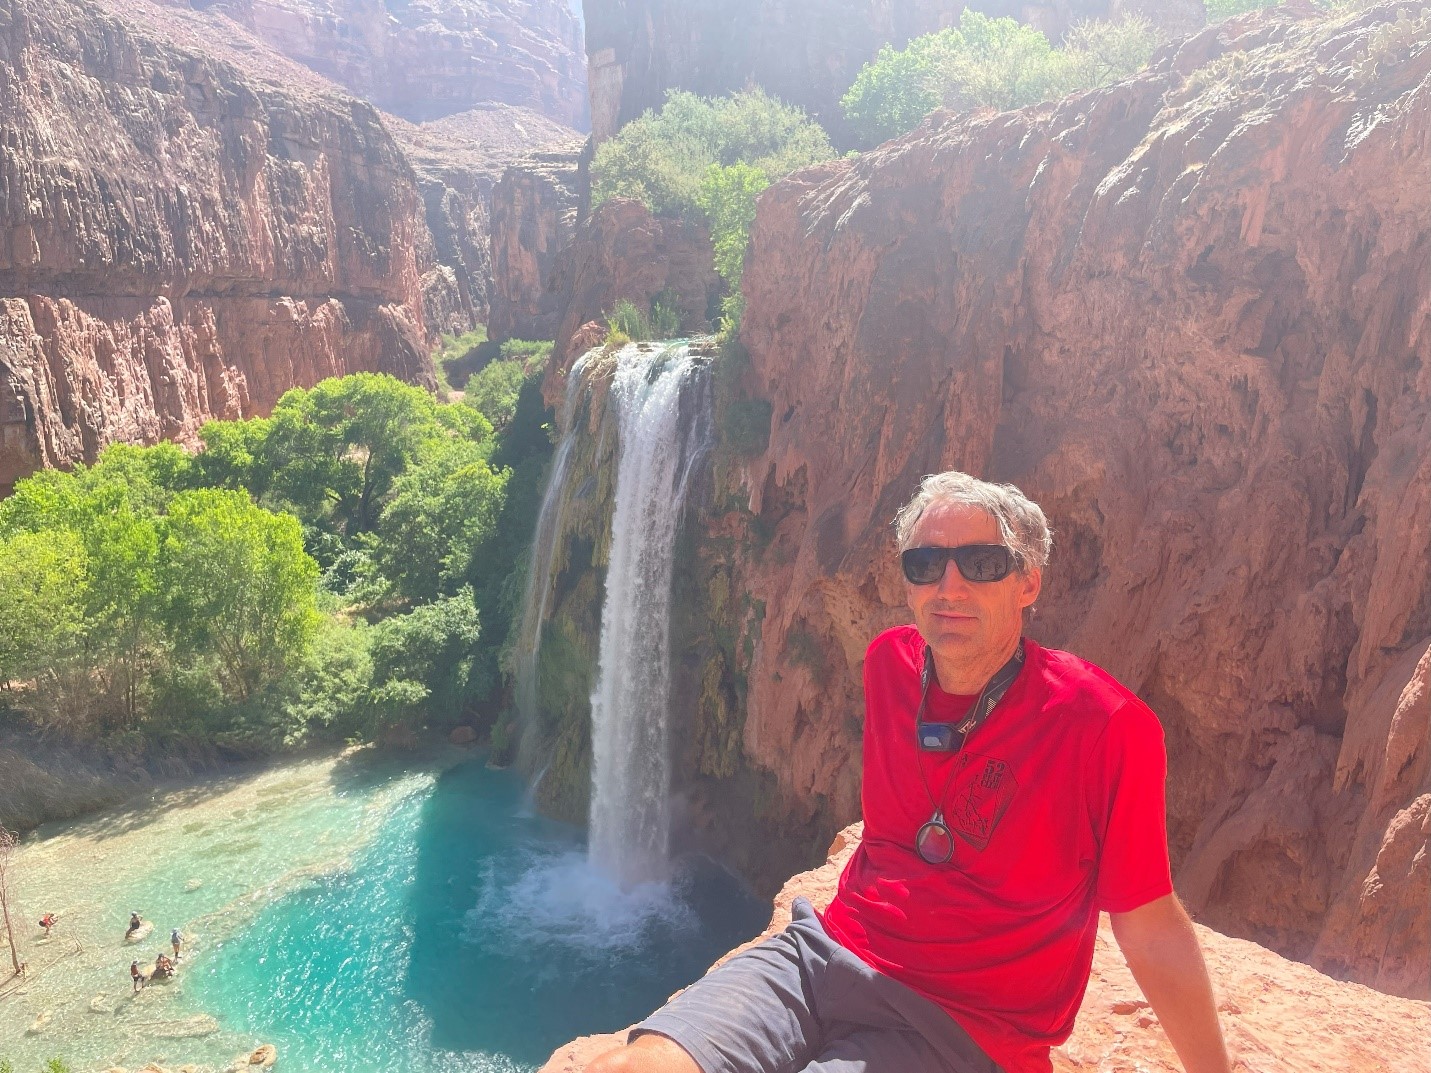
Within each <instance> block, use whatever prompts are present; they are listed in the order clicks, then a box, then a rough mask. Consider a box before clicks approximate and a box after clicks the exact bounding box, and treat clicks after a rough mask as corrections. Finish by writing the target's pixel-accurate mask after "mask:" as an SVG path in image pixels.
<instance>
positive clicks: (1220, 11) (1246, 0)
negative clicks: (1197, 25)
mask: <svg viewBox="0 0 1431 1073" xmlns="http://www.w3.org/2000/svg"><path fill="white" fill-rule="evenodd" d="M1278 2H1279V0H1207V2H1206V7H1207V21H1208V22H1221V21H1222V20H1223V19H1229V18H1231V17H1232V16H1233V15H1241V14H1244V13H1245V12H1248V11H1259V10H1261V9H1262V8H1264V7H1274V6H1276V4H1277V3H1278Z"/></svg>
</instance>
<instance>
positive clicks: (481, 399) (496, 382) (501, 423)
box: [462, 360, 526, 431]
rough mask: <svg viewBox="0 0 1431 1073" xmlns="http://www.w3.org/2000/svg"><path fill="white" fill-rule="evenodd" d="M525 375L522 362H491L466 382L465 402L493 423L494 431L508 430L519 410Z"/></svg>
mask: <svg viewBox="0 0 1431 1073" xmlns="http://www.w3.org/2000/svg"><path fill="white" fill-rule="evenodd" d="M525 375H526V374H525V371H524V370H523V368H522V362H521V361H519V360H498V361H493V362H488V363H487V365H486V366H485V367H484V368H483V369H482V371H481V372H479V373H476V374H475V375H473V376H472V377H471V379H469V380H468V381H467V390H466V392H465V393H464V395H463V400H462V401H463V402H465V403H466V404H467V405H468V406H471V407H472V408H473V409H474V410H476V411H477V412H478V413H480V414H481V415H482V416H483V417H485V418H486V419H487V420H488V421H490V422H491V424H492V427H493V428H494V429H496V430H499V431H500V430H501V429H505V428H506V427H507V425H508V424H510V423H511V420H512V415H513V414H514V413H516V411H517V395H518V394H519V393H520V392H521V390H522V380H523V379H524V377H525Z"/></svg>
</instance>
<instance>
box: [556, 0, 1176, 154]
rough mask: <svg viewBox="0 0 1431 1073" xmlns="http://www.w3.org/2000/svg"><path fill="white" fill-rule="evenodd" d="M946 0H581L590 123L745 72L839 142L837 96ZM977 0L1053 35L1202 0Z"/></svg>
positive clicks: (710, 87) (952, 20)
mask: <svg viewBox="0 0 1431 1073" xmlns="http://www.w3.org/2000/svg"><path fill="white" fill-rule="evenodd" d="M965 6H966V5H965V4H962V3H958V2H956V0H910V2H906V3H899V4H889V3H884V2H882V0H838V2H836V3H831V2H830V0H781V2H779V3H769V2H765V0H725V2H720V3H714V2H710V0H588V2H587V3H586V4H585V5H584V7H585V11H586V50H587V55H588V57H589V58H590V66H589V71H588V76H587V77H588V81H589V84H590V93H591V128H592V135H593V137H594V138H595V139H596V141H597V142H601V141H603V140H605V139H606V138H609V137H610V136H611V135H612V134H614V133H616V131H618V130H620V129H621V127H622V126H624V125H625V124H626V123H629V122H630V121H631V120H633V119H635V118H636V117H637V116H639V115H640V114H641V113H642V112H644V111H645V110H646V109H648V108H659V107H661V104H662V103H663V102H664V101H665V97H666V92H667V91H668V90H671V89H684V90H690V91H692V92H695V93H699V94H702V95H706V96H719V95H722V94H726V93H733V92H735V91H736V90H739V89H743V88H744V87H745V86H746V85H747V84H749V83H752V82H753V83H755V84H757V85H760V86H762V87H764V88H765V89H766V90H767V91H768V92H770V93H772V94H774V95H775V96H777V97H779V98H781V99H782V100H785V101H787V102H789V103H791V104H796V105H799V106H800V107H802V108H804V109H805V110H806V111H807V112H809V113H810V114H811V115H812V116H814V117H815V118H816V119H818V120H819V121H820V123H821V125H822V126H824V127H825V129H826V130H827V131H829V132H830V135H831V137H832V138H833V139H834V140H835V142H836V144H841V145H843V144H851V138H850V136H849V134H848V132H847V131H846V129H845V124H844V117H843V115H842V114H841V112H840V108H839V101H840V98H841V97H842V96H843V95H844V94H845V92H846V91H847V90H848V89H849V88H850V85H851V83H853V82H854V80H855V75H857V74H858V73H859V70H860V68H861V67H863V66H864V65H865V64H866V63H868V62H869V61H870V60H872V59H874V57H875V54H876V53H878V51H879V49H880V47H881V46H883V45H887V44H888V45H893V46H895V47H896V48H899V47H903V46H904V45H905V44H907V43H908V42H909V40H910V39H911V38H913V37H918V36H919V35H920V34H926V33H930V32H932V31H934V30H939V29H943V28H944V27H946V26H950V25H954V24H957V23H958V21H959V15H960V12H962V11H963V9H964V8H965ZM976 6H977V9H978V10H980V11H982V12H984V13H986V14H990V15H1001V16H1011V17H1014V18H1018V19H1020V20H1021V21H1024V22H1027V23H1030V24H1031V25H1034V26H1037V27H1038V28H1039V29H1041V30H1043V31H1044V32H1046V33H1048V34H1049V35H1050V36H1051V37H1053V38H1054V39H1057V38H1059V37H1061V36H1062V34H1063V33H1064V32H1065V31H1066V30H1067V29H1068V27H1069V26H1070V25H1071V24H1072V23H1074V22H1076V21H1079V20H1082V19H1089V18H1108V17H1115V16H1117V15H1120V14H1124V13H1139V14H1146V15H1148V16H1150V17H1152V18H1153V19H1154V21H1156V22H1158V23H1159V24H1160V25H1163V26H1164V27H1165V28H1166V29H1167V30H1168V32H1170V33H1174V34H1178V33H1187V32H1191V31H1192V30H1193V29H1195V28H1197V27H1198V26H1201V25H1202V22H1203V5H1202V0H1175V2H1169V3H1157V4H1153V3H1147V2H1141V0H1035V2H1023V0H1005V2H1002V3H993V4H990V3H983V4H978V5H976Z"/></svg>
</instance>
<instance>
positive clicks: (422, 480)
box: [375, 400, 515, 601]
mask: <svg viewBox="0 0 1431 1073" xmlns="http://www.w3.org/2000/svg"><path fill="white" fill-rule="evenodd" d="M513 405H514V407H515V400H514V401H513ZM489 454H490V451H489V448H488V446H487V445H486V444H477V443H473V442H472V441H470V440H448V441H442V442H439V443H436V444H433V445H431V446H429V447H428V448H427V449H426V451H425V452H424V457H423V458H422V460H421V461H419V462H418V463H417V464H416V465H414V466H412V467H410V468H409V469H408V470H407V472H405V473H404V474H403V475H402V476H400V477H398V478H397V480H396V481H394V483H393V494H392V499H391V502H389V503H388V506H387V508H386V509H385V510H384V511H383V516H382V520H381V522H380V524H379V528H378V537H379V540H378V542H377V550H376V553H375V558H376V562H377V568H378V571H379V573H381V574H382V575H383V576H384V577H385V578H387V579H388V580H389V581H390V582H391V583H392V585H393V587H394V589H395V590H396V591H397V592H398V593H399V594H400V595H402V596H405V597H407V598H408V599H411V600H416V601H426V600H431V599H434V598H436V597H437V596H438V595H439V593H442V592H448V593H450V592H452V591H454V590H455V589H456V588H457V587H458V586H460V585H461V583H462V581H463V579H465V578H466V576H467V574H468V571H469V570H470V567H471V564H472V561H473V559H474V557H475V556H476V555H477V554H478V552H479V549H481V548H482V547H483V545H484V544H485V543H486V542H487V541H488V540H489V539H490V538H491V536H492V532H493V529H494V527H495V525H496V520H497V517H498V515H499V514H500V512H501V510H502V501H503V496H504V492H505V489H506V483H507V478H508V476H509V475H510V474H509V472H508V471H507V470H500V471H498V470H493V468H492V467H491V466H490V465H489V464H488V461H487V459H488V455H489Z"/></svg>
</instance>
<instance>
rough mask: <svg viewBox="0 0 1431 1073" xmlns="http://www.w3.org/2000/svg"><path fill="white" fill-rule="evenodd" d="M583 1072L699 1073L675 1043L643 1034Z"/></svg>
mask: <svg viewBox="0 0 1431 1073" xmlns="http://www.w3.org/2000/svg"><path fill="white" fill-rule="evenodd" d="M586 1073H701V1067H700V1066H699V1065H697V1064H696V1060H695V1059H694V1058H692V1057H691V1056H690V1055H689V1054H687V1053H686V1052H685V1049H684V1048H683V1047H682V1046H681V1045H680V1044H679V1043H677V1042H676V1041H675V1040H672V1039H667V1038H666V1037H665V1036H658V1035H656V1034H655V1033H654V1032H647V1033H646V1034H645V1035H641V1036H637V1037H636V1038H635V1039H633V1040H632V1041H631V1042H630V1043H628V1044H626V1046H624V1047H617V1048H616V1049H615V1050H612V1051H607V1052H606V1053H605V1054H603V1055H601V1056H600V1057H599V1058H597V1059H596V1061H594V1062H592V1063H591V1065H589V1066H587V1067H586Z"/></svg>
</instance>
